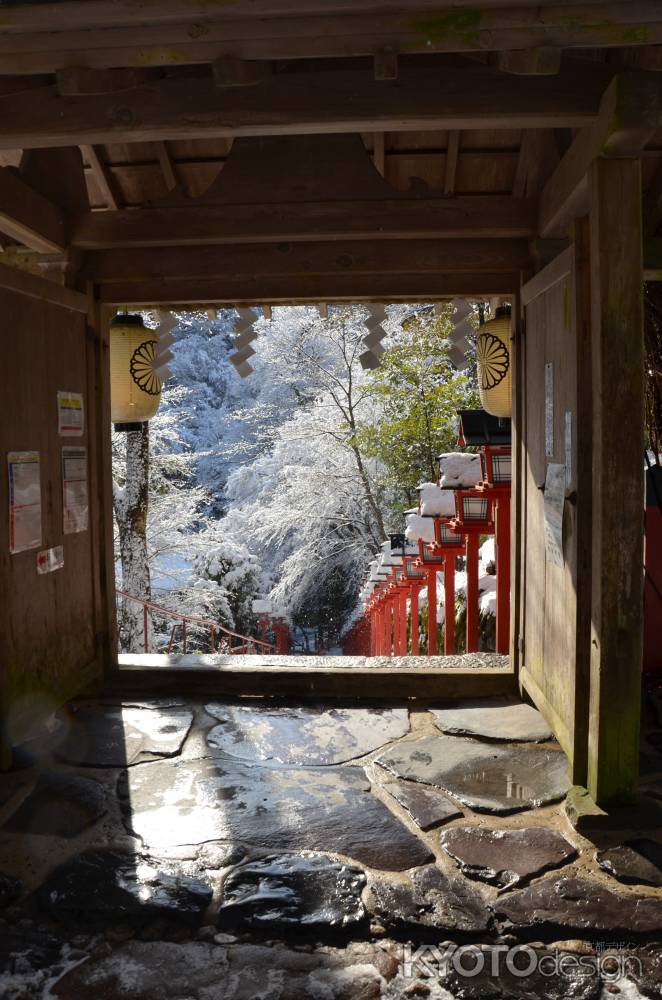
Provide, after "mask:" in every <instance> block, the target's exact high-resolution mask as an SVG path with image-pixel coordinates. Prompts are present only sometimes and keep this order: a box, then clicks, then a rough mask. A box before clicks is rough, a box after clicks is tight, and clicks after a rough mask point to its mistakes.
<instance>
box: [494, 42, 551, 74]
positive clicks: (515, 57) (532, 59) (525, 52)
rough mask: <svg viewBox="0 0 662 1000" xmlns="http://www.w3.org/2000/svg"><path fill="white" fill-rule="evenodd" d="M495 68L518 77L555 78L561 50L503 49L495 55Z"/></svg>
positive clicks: (542, 46) (541, 46)
mask: <svg viewBox="0 0 662 1000" xmlns="http://www.w3.org/2000/svg"><path fill="white" fill-rule="evenodd" d="M497 66H498V67H499V69H500V70H502V72H504V73H514V74H516V75H518V76H555V75H556V74H557V73H558V72H559V71H560V69H561V49H559V48H554V47H553V46H551V45H540V46H537V47H535V48H531V49H504V50H502V51H501V52H498V53H497Z"/></svg>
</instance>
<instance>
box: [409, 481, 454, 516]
mask: <svg viewBox="0 0 662 1000" xmlns="http://www.w3.org/2000/svg"><path fill="white" fill-rule="evenodd" d="M416 489H417V490H418V495H419V497H420V504H421V510H420V513H421V514H422V515H423V517H454V516H455V496H454V494H453V491H452V490H450V489H441V488H440V487H439V486H437V484H436V483H421V484H420V486H417V487H416Z"/></svg>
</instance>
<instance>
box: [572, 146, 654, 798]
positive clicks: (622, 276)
mask: <svg viewBox="0 0 662 1000" xmlns="http://www.w3.org/2000/svg"><path fill="white" fill-rule="evenodd" d="M589 183H590V193H591V210H590V216H589V221H590V229H591V234H590V265H591V268H590V273H591V353H592V374H593V518H592V608H591V691H590V711H589V740H588V743H589V747H588V753H589V760H588V789H589V792H590V794H591V796H592V798H593V799H594V800H595V801H596V802H597V803H598V805H600V806H608V805H616V804H620V803H627V802H629V801H632V799H633V798H634V795H635V793H636V787H637V777H638V763H639V714H640V700H641V663H642V645H643V640H642V636H643V581H644V577H643V534H644V529H643V511H644V492H643V491H644V472H643V469H644V463H643V447H644V417H643V414H644V402H643V392H644V344H643V296H642V290H643V286H642V220H641V163H640V161H639V160H638V159H602V158H600V159H597V160H596V161H595V162H594V163H593V165H592V168H591V172H590V177H589ZM581 599H585V598H583V597H582V595H580V600H581Z"/></svg>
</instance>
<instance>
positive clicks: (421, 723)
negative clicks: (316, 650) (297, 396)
mask: <svg viewBox="0 0 662 1000" xmlns="http://www.w3.org/2000/svg"><path fill="white" fill-rule="evenodd" d="M647 711H648V713H649V715H648V716H647V720H646V723H647V724H646V727H645V740H644V747H643V752H642V772H643V776H644V777H643V788H644V795H643V796H642V799H641V803H640V806H639V808H637V809H633V810H631V811H630V812H629V813H628V814H627V817H626V818H625V819H624V818H623V816H620V817H613V816H612V817H607V816H604V815H600V814H595V811H593V813H592V812H591V810H590V809H587V808H586V802H585V798H584V797H583V796H582V793H581V791H580V790H577V789H570V788H569V784H568V780H567V776H566V761H565V757H564V755H563V754H562V752H561V750H560V749H559V747H558V745H557V744H556V743H555V742H554V741H553V738H552V734H551V733H550V731H549V729H548V727H547V726H546V724H545V723H544V720H542V718H541V717H540V715H539V714H538V713H537V712H536V711H535V710H533V709H532V708H531V707H530V706H527V705H523V704H519V703H512V702H507V701H500V700H496V699H492V700H489V701H483V702H472V703H458V702H455V703H449V704H441V703H440V704H437V705H431V706H429V707H424V706H421V705H419V704H418V703H416V702H410V703H409V704H408V705H406V704H403V705H394V706H392V707H387V708H380V709H368V708H362V707H356V706H349V705H348V706H343V705H340V704H337V705H326V706H314V705H312V706H311V705H308V706H305V705H293V704H279V703H276V702H273V701H261V700H259V699H252V700H246V701H243V702H232V703H231V702H227V701H225V702H222V703H207V704H204V705H203V704H195V703H191V702H184V701H183V700H178V699H160V700H159V699H152V700H147V701H142V702H135V701H134V702H131V703H128V702H126V703H123V704H121V703H118V702H114V703H111V702H100V701H96V702H77V703H75V704H73V705H72V706H70V707H69V709H68V710H66V711H64V712H62V713H60V714H59V715H58V716H57V717H56V718H55V719H54V720H52V722H51V725H50V726H49V728H48V730H47V731H45V732H44V733H43V734H42V735H41V736H40V737H39V738H35V739H34V740H33V741H32V742H31V743H30V744H29V745H26V746H24V747H22V748H20V749H19V750H18V751H17V753H16V759H15V766H14V769H13V770H12V771H11V772H9V773H7V774H4V775H1V776H0V997H2V998H3V1000H5V998H6V1000H33V998H38V997H40V998H50V1000H53V998H61V1000H120V998H122V1000H127V998H130V1000H226V998H227V1000H243V998H245V1000H300V998H308V997H311V998H316V1000H317V998H319V1000H345V998H346V1000H364V998H365V1000H368V998H378V997H383V998H386V1000H388V998H393V1000H395V998H400V997H402V998H404V997H430V998H432V1000H434V998H439V1000H452V998H458V1000H459V998H465V997H466V998H471V997H476V998H485V1000H487V998H492V997H495V998H512V1000H515V998H523V1000H527V998H536V1000H538V998H543V1000H544V998H549V1000H557V998H558V1000H565V998H571V997H577V998H596V1000H598V998H601V1000H606V998H607V997H611V996H613V995H615V994H620V996H621V997H623V998H624V1000H627V998H631V1000H634V998H639V997H642V996H643V997H662V801H660V799H662V752H660V751H661V750H662V699H657V697H655V696H653V697H652V700H651V702H650V704H649V705H648V707H647Z"/></svg>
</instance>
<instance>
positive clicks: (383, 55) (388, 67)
mask: <svg viewBox="0 0 662 1000" xmlns="http://www.w3.org/2000/svg"><path fill="white" fill-rule="evenodd" d="M373 73H374V77H375V80H397V79H398V53H397V52H396V51H395V50H394V49H392V48H387V49H380V50H379V52H376V53H375V55H374V57H373Z"/></svg>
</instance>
